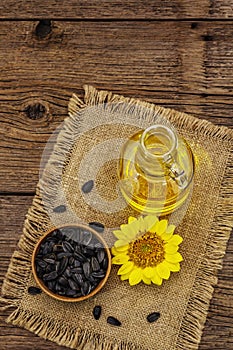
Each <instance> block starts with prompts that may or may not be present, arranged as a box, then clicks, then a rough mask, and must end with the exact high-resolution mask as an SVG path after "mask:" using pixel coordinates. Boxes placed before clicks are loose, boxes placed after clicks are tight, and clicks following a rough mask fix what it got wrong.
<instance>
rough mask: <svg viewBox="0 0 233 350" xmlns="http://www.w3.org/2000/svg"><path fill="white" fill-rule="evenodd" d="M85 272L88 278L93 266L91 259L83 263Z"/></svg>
mask: <svg viewBox="0 0 233 350" xmlns="http://www.w3.org/2000/svg"><path fill="white" fill-rule="evenodd" d="M83 273H84V276H85V277H86V278H88V277H89V276H90V274H91V266H90V263H89V261H86V262H85V263H84V264H83Z"/></svg>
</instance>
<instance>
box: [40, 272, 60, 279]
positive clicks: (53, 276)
mask: <svg viewBox="0 0 233 350" xmlns="http://www.w3.org/2000/svg"><path fill="white" fill-rule="evenodd" d="M57 276H58V274H57V271H52V272H50V273H47V274H45V275H44V276H43V279H44V281H51V280H55V279H56V278H57Z"/></svg>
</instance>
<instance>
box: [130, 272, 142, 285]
mask: <svg viewBox="0 0 233 350" xmlns="http://www.w3.org/2000/svg"><path fill="white" fill-rule="evenodd" d="M141 280H142V269H140V268H136V269H134V270H133V271H131V272H130V275H129V284H130V285H131V286H134V285H135V284H138V283H140V282H141Z"/></svg>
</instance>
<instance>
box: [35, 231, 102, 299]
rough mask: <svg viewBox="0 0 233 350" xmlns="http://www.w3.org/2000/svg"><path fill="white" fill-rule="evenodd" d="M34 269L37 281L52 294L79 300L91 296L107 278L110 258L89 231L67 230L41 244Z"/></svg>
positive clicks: (100, 243) (55, 232)
mask: <svg viewBox="0 0 233 350" xmlns="http://www.w3.org/2000/svg"><path fill="white" fill-rule="evenodd" d="M35 267H36V273H37V276H38V278H40V279H41V280H42V282H43V283H44V285H45V286H47V287H48V288H49V290H51V291H52V292H53V293H55V294H58V295H61V296H64V297H69V298H70V297H71V298H79V297H81V296H85V295H88V294H90V293H91V292H92V291H93V290H94V289H95V288H96V287H97V286H98V284H99V283H100V282H101V280H102V279H103V278H104V277H105V275H106V271H107V268H108V256H107V253H106V250H105V248H104V247H103V244H102V242H100V241H99V240H98V238H97V237H96V236H95V235H93V234H92V233H91V232H90V231H88V230H84V229H82V228H79V227H64V228H60V229H56V230H54V231H53V232H52V233H51V234H50V235H48V236H47V237H46V239H44V240H43V241H42V244H41V245H40V247H39V249H38V252H37V255H36V259H35Z"/></svg>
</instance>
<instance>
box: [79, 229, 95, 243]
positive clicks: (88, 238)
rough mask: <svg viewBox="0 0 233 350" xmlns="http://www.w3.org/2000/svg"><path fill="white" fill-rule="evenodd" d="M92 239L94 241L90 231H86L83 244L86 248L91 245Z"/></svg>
mask: <svg viewBox="0 0 233 350" xmlns="http://www.w3.org/2000/svg"><path fill="white" fill-rule="evenodd" d="M91 239H92V233H91V232H89V231H84V232H83V237H82V242H81V243H82V244H83V245H84V246H86V245H89V243H90V242H91Z"/></svg>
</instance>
